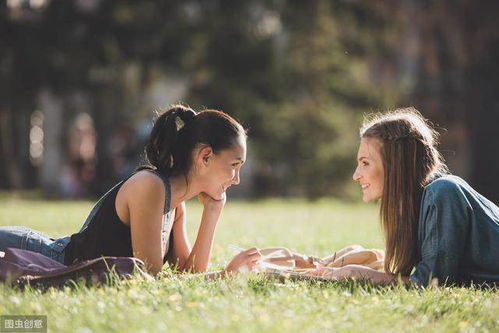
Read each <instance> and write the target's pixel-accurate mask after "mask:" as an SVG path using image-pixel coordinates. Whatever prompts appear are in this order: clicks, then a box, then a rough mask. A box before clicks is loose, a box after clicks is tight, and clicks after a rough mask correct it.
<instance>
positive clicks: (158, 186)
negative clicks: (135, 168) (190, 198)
mask: <svg viewBox="0 0 499 333" xmlns="http://www.w3.org/2000/svg"><path fill="white" fill-rule="evenodd" d="M123 190H124V191H125V192H126V193H127V194H128V195H127V196H129V198H133V199H134V200H141V199H142V200H144V199H146V200H148V199H150V198H157V197H158V196H163V195H164V192H165V189H164V185H163V181H162V180H161V178H160V177H159V176H158V175H156V174H154V173H152V172H149V171H146V170H143V171H139V172H137V173H136V174H134V175H133V176H132V177H130V178H129V179H128V180H127V181H126V182H125V183H124V184H123Z"/></svg>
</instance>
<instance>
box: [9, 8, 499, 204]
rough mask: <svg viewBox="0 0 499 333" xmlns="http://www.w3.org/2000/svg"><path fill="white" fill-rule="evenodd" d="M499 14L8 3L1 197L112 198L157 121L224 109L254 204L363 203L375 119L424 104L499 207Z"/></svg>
mask: <svg viewBox="0 0 499 333" xmlns="http://www.w3.org/2000/svg"><path fill="white" fill-rule="evenodd" d="M497 13H499V2H497V1H485V0H484V1H472V0H460V1H450V0H440V1H425V0H398V1H393V0H385V1H358V0H342V1H326V0H314V1H296V0H295V1H292V0H270V1H261V0H246V1H225V0H210V1H209V0H205V1H203V0H184V1H171V0H170V1H159V0H158V1H148V0H142V1H132V0H128V1H127V0H121V1H113V0H107V1H103V0H64V1H63V0H6V1H2V2H0V189H3V190H24V189H40V190H41V192H42V193H43V194H44V195H46V196H47V197H64V198H78V197H93V196H97V195H99V194H102V193H103V192H104V191H105V190H106V189H107V188H108V187H109V186H111V185H112V184H113V183H114V182H116V181H117V180H118V179H120V178H121V177H124V176H125V175H127V174H129V173H130V172H132V171H133V169H134V167H135V166H136V165H137V164H139V163H141V162H143V159H144V158H143V145H144V143H145V140H146V139H147V136H148V134H149V130H150V128H151V120H152V118H153V116H154V112H155V111H158V110H161V109H162V108H164V107H166V106H168V105H169V104H170V103H175V102H183V103H185V104H188V105H190V106H192V107H193V108H194V109H197V110H200V109H202V108H216V109H221V110H224V111H226V112H228V113H229V114H231V115H232V116H234V117H236V118H237V119H239V120H240V121H241V122H242V123H243V124H244V125H245V126H246V127H247V128H248V129H249V135H250V141H249V152H248V163H247V165H246V166H245V167H244V168H243V175H242V184H241V185H240V186H238V187H237V188H236V189H235V190H234V191H233V192H232V193H231V194H232V195H237V196H241V197H259V196H284V197H295V196H302V197H307V198H311V199H314V198H318V197H321V196H338V197H344V198H357V197H358V196H359V194H358V193H357V192H358V191H357V189H356V188H355V185H354V184H353V182H351V180H350V179H351V173H352V172H353V169H354V165H355V154H356V148H357V144H358V127H359V125H360V123H361V122H362V119H363V116H364V115H365V114H366V113H369V112H372V111H383V110H389V109H393V108H395V107H401V106H409V105H412V106H415V107H416V108H418V109H419V110H420V111H421V112H422V113H423V115H425V116H426V117H428V118H429V119H431V120H432V121H433V122H434V123H435V124H436V125H437V126H438V127H439V128H440V130H441V133H442V137H441V141H442V144H441V149H442V151H443V154H444V157H445V158H446V160H447V162H448V164H449V166H450V169H451V171H452V172H453V173H455V174H458V175H460V176H463V177H465V178H466V179H467V180H468V181H469V182H470V183H471V184H472V185H473V186H474V187H475V188H477V189H478V190H479V191H480V192H482V193H483V194H485V195H486V196H488V197H489V198H491V199H492V200H493V201H495V202H499V148H498V146H499V131H498V130H497V127H498V126H499V91H498V87H499V20H498V19H497Z"/></svg>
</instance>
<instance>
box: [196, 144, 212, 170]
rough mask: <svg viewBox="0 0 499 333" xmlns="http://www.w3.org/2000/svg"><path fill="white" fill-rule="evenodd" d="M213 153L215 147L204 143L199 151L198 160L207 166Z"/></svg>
mask: <svg viewBox="0 0 499 333" xmlns="http://www.w3.org/2000/svg"><path fill="white" fill-rule="evenodd" d="M213 155H214V153H213V149H212V148H211V147H210V146H208V145H203V146H202V147H201V148H200V149H199V152H198V162H199V163H200V165H204V166H207V165H208V163H209V162H210V160H211V158H212V157H213Z"/></svg>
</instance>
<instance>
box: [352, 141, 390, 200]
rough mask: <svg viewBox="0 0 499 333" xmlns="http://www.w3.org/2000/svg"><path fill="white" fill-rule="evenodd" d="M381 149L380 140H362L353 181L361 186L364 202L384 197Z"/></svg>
mask: <svg viewBox="0 0 499 333" xmlns="http://www.w3.org/2000/svg"><path fill="white" fill-rule="evenodd" d="M380 147H381V142H380V141H379V140H378V139H374V138H362V139H361V140H360V145H359V152H358V153H357V168H356V169H355V172H354V174H353V180H355V181H356V182H358V183H359V184H360V186H361V188H362V200H363V201H364V202H370V201H375V200H379V199H381V196H382V195H383V184H384V170H383V160H382V156H381V153H380Z"/></svg>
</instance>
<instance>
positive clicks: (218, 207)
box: [169, 193, 225, 273]
mask: <svg viewBox="0 0 499 333" xmlns="http://www.w3.org/2000/svg"><path fill="white" fill-rule="evenodd" d="M199 200H200V201H201V203H202V204H203V206H204V209H203V214H202V217H201V222H200V224H199V230H198V233H197V237H196V241H195V242H194V246H193V247H192V249H191V247H190V244H189V239H188V237H187V231H186V209H185V204H183V203H182V205H180V206H178V207H177V209H176V213H175V224H174V226H173V238H174V245H173V254H172V255H171V256H170V258H171V259H170V260H169V262H170V264H173V265H178V268H179V270H180V271H189V272H193V273H200V272H205V271H206V270H207V268H208V264H209V261H210V256H211V251H212V246H213V239H214V236H215V229H216V226H217V222H218V219H219V218H220V215H221V213H222V208H223V205H224V204H225V200H223V201H222V200H220V201H217V200H214V199H212V198H210V197H209V196H208V195H206V194H204V193H201V194H200V195H199Z"/></svg>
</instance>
